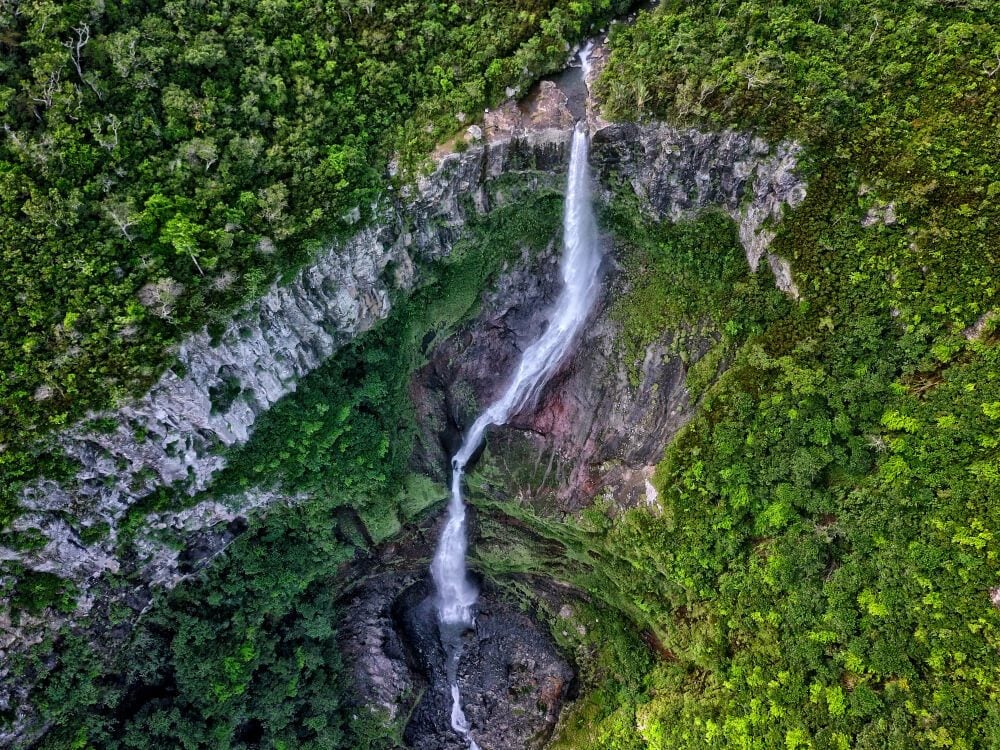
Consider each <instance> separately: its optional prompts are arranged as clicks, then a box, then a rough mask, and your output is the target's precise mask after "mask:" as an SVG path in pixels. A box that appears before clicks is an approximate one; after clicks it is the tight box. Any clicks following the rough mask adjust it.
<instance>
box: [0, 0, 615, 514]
mask: <svg viewBox="0 0 1000 750" xmlns="http://www.w3.org/2000/svg"><path fill="white" fill-rule="evenodd" d="M622 4H623V3H621V2H620V0H617V1H616V2H615V3H613V2H611V0H587V1H586V2H567V1H566V0H523V1H522V0H519V1H518V2H515V3H492V2H485V1H484V0H474V1H473V2H465V3H462V4H461V5H459V4H454V3H452V4H447V3H445V4H440V3H430V4H428V3H421V2H413V1H412V0H392V2H378V3H360V4H356V3H355V2H353V0H352V1H351V2H321V1H320V0H268V1H267V2H257V1H256V0H236V1H235V2H221V1H216V0H212V1H211V2H205V3H184V2H166V1H164V0H158V1H157V2H143V3H126V4H121V3H117V4H110V3H109V4H105V3H103V2H90V1H89V0H84V1H81V2H54V1H53V0H40V2H34V3H23V2H22V3H14V4H11V3H7V4H4V6H3V7H2V8H0V29H3V31H2V32H0V113H2V118H0V119H2V123H0V125H2V127H0V238H2V239H0V255H2V257H3V263H2V264H0V265H2V269H3V270H2V273H0V319H2V320H3V327H2V330H0V373H2V375H0V445H2V446H3V448H2V449H0V473H2V475H3V481H2V482H0V524H6V523H7V522H8V520H9V518H8V517H9V515H10V513H11V512H12V506H13V498H14V497H15V495H16V481H18V480H23V479H26V478H30V477H33V476H37V474H38V473H39V467H38V466H37V464H36V461H35V457H34V455H33V453H35V452H37V449H34V448H32V446H33V445H34V443H35V442H36V440H37V439H38V438H39V436H40V435H41V434H44V433H45V432H46V431H48V430H50V429H52V428H59V427H61V426H64V425H66V424H67V423H68V422H70V421H72V420H74V419H76V418H78V417H80V416H82V415H83V413H84V412H85V411H86V410H87V409H89V408H94V407H100V406H107V405H108V404H109V403H110V402H111V401H112V400H113V399H115V398H121V397H124V396H125V395H127V394H128V393H131V392H135V391H136V390H139V389H141V388H143V387H144V386H146V385H148V384H149V383H150V382H151V381H152V380H153V379H154V378H155V377H156V376H157V375H158V374H159V373H160V372H161V371H162V370H163V368H164V366H165V365H166V364H167V363H168V358H169V355H168V354H167V347H168V345H169V344H171V343H173V342H175V341H176V340H177V339H178V338H179V337H180V336H182V335H183V334H184V333H185V332H187V331H190V330H192V329H194V328H197V327H199V326H201V325H204V324H206V323H208V324H212V323H215V324H217V323H218V322H219V321H221V320H224V319H225V317H226V316H227V314H228V313H229V312H230V311H231V310H232V309H233V308H234V307H235V306H237V305H239V304H241V303H242V302H245V301H248V300H250V299H253V298H254V297H256V296H259V295H260V294H261V293H262V292H263V291H264V289H265V288H266V287H267V285H268V283H270V281H271V280H272V279H273V278H275V277H276V276H278V275H279V274H280V273H281V272H287V271H288V270H289V269H293V268H295V267H296V266H297V265H299V264H301V263H302V262H304V261H305V260H307V259H308V257H309V256H310V254H312V253H313V252H315V251H316V250H317V248H318V247H319V246H320V245H321V244H322V243H326V242H329V241H330V240H331V239H332V238H333V237H335V236H337V235H339V234H343V233H345V232H348V231H351V229H350V228H349V227H348V224H347V222H346V221H345V220H344V219H343V218H342V217H344V216H346V215H348V213H349V212H350V211H351V209H353V208H355V207H357V208H359V209H360V211H361V214H362V218H363V220H367V219H368V218H370V216H369V214H370V212H371V210H370V207H371V206H372V204H373V201H375V200H376V199H377V198H378V196H379V195H381V194H382V193H383V191H384V189H385V188H386V186H387V179H386V177H385V173H384V172H385V170H384V165H386V164H387V162H388V160H389V157H390V156H391V155H393V154H398V155H399V156H400V157H401V159H402V163H403V166H404V167H407V168H408V169H412V168H413V167H414V166H415V165H416V164H417V163H418V162H419V161H420V160H421V159H423V158H424V156H425V154H427V153H428V152H429V151H430V149H431V148H432V147H433V146H434V144H436V143H438V142H440V141H442V140H444V139H446V138H447V137H449V136H450V135H452V134H453V133H454V132H455V131H456V130H457V129H459V128H461V127H462V120H464V119H467V118H469V119H471V118H474V117H477V116H478V114H479V113H480V112H481V111H482V109H483V108H484V107H485V106H488V105H490V104H492V103H494V101H496V100H497V99H498V98H499V97H502V96H503V92H504V91H505V89H506V87H508V86H514V85H521V86H522V87H523V86H524V85H525V84H526V83H527V82H529V81H530V80H532V79H533V78H534V77H536V76H537V75H539V74H540V73H542V72H545V71H549V70H552V69H554V68H556V67H558V66H559V65H561V63H562V62H563V61H564V59H565V55H566V48H567V45H568V43H569V41H572V40H576V39H578V38H579V37H580V36H581V34H582V32H583V31H584V30H585V29H586V28H588V27H589V25H590V24H591V22H593V21H596V20H599V19H601V18H604V17H606V16H607V15H608V14H609V13H611V12H612V11H613V10H614V9H615V8H616V7H617V8H618V9H619V10H620V9H621V8H620V6H621V5H622ZM460 113H464V114H460ZM216 395H217V396H218V397H219V398H220V400H219V402H218V403H220V404H222V403H224V402H225V399H226V398H228V397H229V396H230V395H231V394H228V393H220V394H216Z"/></svg>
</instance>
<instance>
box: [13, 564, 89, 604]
mask: <svg viewBox="0 0 1000 750" xmlns="http://www.w3.org/2000/svg"><path fill="white" fill-rule="evenodd" d="M76 594H77V591H76V586H74V585H73V584H72V583H71V582H68V581H66V580H64V579H62V578H60V577H59V576H57V575H55V574H53V573H38V572H36V571H34V570H25V571H22V572H21V573H19V574H18V576H17V584H16V585H15V586H14V590H13V591H12V592H10V603H11V606H12V607H13V608H16V609H22V610H24V611H26V612H30V613H31V614H34V615H37V614H39V613H40V612H42V610H44V609H45V608H46V607H52V608H54V609H56V610H58V611H60V612H72V611H73V610H74V609H76ZM5 598H6V592H5Z"/></svg>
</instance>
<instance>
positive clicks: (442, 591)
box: [431, 44, 601, 750]
mask: <svg viewBox="0 0 1000 750" xmlns="http://www.w3.org/2000/svg"><path fill="white" fill-rule="evenodd" d="M591 47H592V45H590V44H588V45H587V46H586V47H585V48H584V49H583V50H582V51H581V52H580V64H581V68H582V69H583V74H584V75H585V76H586V73H587V72H588V70H589V61H588V54H589V52H590V49H591ZM584 80H585V81H586V78H584ZM588 156H589V143H588V136H587V128H586V124H585V123H583V122H580V123H577V125H576V128H575V129H574V132H573V141H572V147H571V150H570V162H569V179H568V184H567V187H566V201H565V208H564V214H563V254H562V260H561V262H560V271H561V274H562V282H563V283H562V289H561V290H560V292H559V296H558V298H557V299H556V303H555V305H554V306H553V308H552V310H551V312H550V314H549V322H548V326H547V327H546V329H545V332H544V333H543V334H542V335H541V336H540V337H539V338H538V339H537V340H535V342H534V343H532V344H531V346H529V347H528V348H527V349H526V350H525V351H524V354H523V355H522V356H521V361H520V362H519V363H518V366H517V370H516V371H515V372H514V375H513V377H512V379H511V381H510V383H509V384H508V386H507V389H506V390H505V391H504V393H503V395H501V396H500V398H498V399H497V400H496V401H494V402H493V403H492V404H490V406H489V407H488V408H487V409H486V411H484V412H483V413H482V414H481V415H480V416H479V417H478V418H477V419H476V421H475V422H473V424H472V426H471V427H470V428H469V431H468V432H467V433H466V435H465V439H464V440H463V442H462V445H461V447H460V448H459V450H458V452H457V453H456V454H455V455H454V457H453V458H452V479H451V499H450V501H449V503H448V520H447V522H446V524H445V527H444V530H443V531H442V533H441V540H440V542H439V543H438V548H437V550H436V551H435V553H434V560H433V562H432V563H431V575H432V577H433V579H434V585H435V587H436V591H437V612H438V621H439V623H440V632H441V637H442V644H443V645H444V647H445V649H446V651H447V652H448V681H449V683H450V685H451V696H452V711H451V726H452V728H453V729H454V730H455V731H456V732H458V733H459V734H461V735H463V736H465V737H467V738H468V740H469V746H470V750H478V747H477V745H476V743H475V741H474V740H473V739H472V738H471V736H470V727H469V722H468V720H467V719H466V717H465V713H464V712H463V710H462V703H461V695H460V693H459V688H458V681H457V668H458V660H459V658H460V655H461V641H460V638H458V637H457V636H456V632H457V631H460V630H464V629H465V628H468V627H470V626H471V625H472V624H473V616H472V608H473V606H474V605H475V603H476V599H477V597H478V593H479V592H478V591H477V589H476V586H475V584H474V583H473V582H472V581H470V580H469V573H468V569H467V565H466V553H467V551H468V536H467V529H466V509H465V501H464V499H463V497H462V477H463V475H464V473H465V466H466V464H467V463H468V462H469V460H470V459H471V458H472V455H473V454H474V453H475V452H476V450H477V449H478V448H479V446H480V444H481V443H482V441H483V436H484V435H485V432H486V429H487V428H488V427H489V426H490V425H500V424H504V423H506V422H507V420H508V419H509V418H510V417H511V416H513V415H514V414H516V413H517V412H519V411H520V410H522V409H524V408H525V407H527V406H529V405H530V404H532V402H533V401H534V399H535V398H536V397H537V395H538V392H539V390H540V389H541V387H542V386H543V385H544V384H545V382H546V381H547V380H548V379H549V377H550V376H551V375H552V373H553V372H554V371H555V369H556V368H557V367H558V366H559V364H560V363H561V362H562V360H563V359H564V358H565V356H566V354H567V353H568V352H569V350H570V347H571V346H572V345H573V342H574V340H575V339H576V337H577V334H578V333H579V332H580V329H581V328H582V327H583V324H584V322H585V321H586V320H587V317H588V316H589V315H590V311H591V309H592V308H593V306H594V301H595V299H596V297H597V290H598V271H599V269H600V265H601V253H600V249H599V247H598V242H597V222H596V220H595V219H594V212H593V207H592V206H591V198H590V166H589V164H588Z"/></svg>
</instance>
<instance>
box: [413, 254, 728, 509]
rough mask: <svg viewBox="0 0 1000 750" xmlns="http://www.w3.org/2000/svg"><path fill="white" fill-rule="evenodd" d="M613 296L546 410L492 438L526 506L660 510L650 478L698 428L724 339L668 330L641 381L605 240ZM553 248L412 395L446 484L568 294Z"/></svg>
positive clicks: (427, 457)
mask: <svg viewBox="0 0 1000 750" xmlns="http://www.w3.org/2000/svg"><path fill="white" fill-rule="evenodd" d="M605 246H606V247H605V263H604V268H603V269H602V270H603V284H602V290H603V291H602V295H601V297H600V299H599V301H598V304H597V306H596V308H595V310H594V312H593V313H592V315H591V318H590V320H589V321H588V322H587V324H586V326H585V328H584V331H583V334H582V335H581V337H580V339H579V341H578V342H577V344H576V346H575V348H574V350H573V353H572V354H571V356H570V357H568V358H567V360H566V361H564V362H563V364H562V366H561V367H560V368H559V370H558V371H557V372H556V373H555V374H554V375H553V377H552V378H551V380H549V382H548V383H547V384H546V385H545V387H544V388H543V389H542V391H541V392H540V393H539V396H538V399H537V401H536V403H535V404H533V405H531V406H530V407H529V408H526V409H524V410H522V412H521V413H519V414H517V415H515V416H514V417H513V418H512V419H511V420H510V422H509V423H508V424H506V425H504V426H500V427H494V428H491V431H490V432H489V433H488V435H487V444H488V446H489V447H490V449H491V452H492V453H493V454H494V455H495V457H496V458H495V460H496V461H497V463H498V465H499V466H500V467H501V468H502V469H503V470H504V473H505V475H506V476H507V478H508V479H509V482H508V484H509V486H510V487H511V488H512V489H513V490H514V491H516V492H518V493H519V494H521V495H522V496H523V497H525V498H532V499H537V498H539V497H545V498H546V499H548V500H554V501H556V504H557V506H558V507H559V508H560V509H561V510H563V511H573V510H577V509H579V508H581V507H583V506H584V505H586V504H587V503H589V502H590V501H591V500H592V499H593V498H594V497H595V496H596V495H598V494H604V493H606V494H609V495H610V496H612V497H613V498H614V499H615V500H616V501H617V503H618V504H619V505H621V506H631V505H635V504H638V503H640V502H646V501H650V502H652V501H653V498H652V497H651V495H650V487H649V485H648V479H649V477H650V476H651V474H652V470H653V466H654V465H655V464H656V463H657V462H658V461H659V460H660V458H662V455H663V449H664V447H665V446H666V444H667V443H668V442H669V441H670V439H671V438H672V437H673V436H674V434H676V432H677V431H678V430H679V429H680V428H681V427H683V426H684V424H686V423H687V421H688V419H689V418H690V416H691V413H692V404H691V403H690V399H689V398H688V392H687V389H686V387H685V378H686V375H687V368H688V367H689V366H690V365H691V364H694V363H695V362H697V361H698V360H699V359H700V358H701V356H702V355H703V354H704V353H705V352H706V351H707V350H708V349H709V348H710V347H711V345H712V344H713V343H714V341H713V340H712V339H710V338H707V337H701V336H697V335H692V334H688V335H687V336H686V337H685V341H684V346H683V349H682V348H681V347H680V346H675V345H674V343H675V342H674V339H675V337H676V336H677V333H678V332H674V331H664V332H663V334H662V335H661V337H660V338H659V339H658V340H656V341H654V342H653V343H652V344H650V345H649V347H648V348H647V349H646V351H645V355H644V357H643V360H642V362H641V363H639V366H638V378H637V382H636V380H635V379H630V378H629V372H630V363H627V362H625V361H624V359H623V354H622V352H621V349H620V348H619V347H618V346H617V344H616V341H617V340H618V337H619V331H620V326H619V324H618V323H617V322H616V321H615V320H613V319H612V317H611V316H610V314H609V313H610V306H611V303H612V301H613V300H615V299H617V298H618V297H620V296H621V295H622V294H623V293H624V292H625V291H626V290H625V287H624V284H625V282H624V279H623V277H622V276H621V275H620V274H619V272H618V268H617V266H616V262H615V254H614V249H613V245H612V244H611V242H610V241H609V240H608V239H605ZM556 263H557V254H556V253H555V252H554V249H553V248H550V249H549V250H548V251H546V252H544V253H542V254H541V255H539V256H536V257H529V256H527V255H525V256H524V257H522V258H521V260H520V262H519V263H518V264H516V265H515V266H514V267H512V268H511V269H509V270H508V271H507V272H506V273H505V274H504V275H503V276H502V277H501V279H500V280H499V283H498V284H497V286H496V288H495V289H494V290H491V291H490V292H489V293H488V294H486V295H485V296H484V299H483V303H482V307H481V310H480V312H479V314H478V315H477V317H476V318H475V320H473V321H471V322H469V323H468V324H467V325H466V326H464V327H463V328H462V329H461V330H460V331H459V332H458V333H457V334H456V335H454V336H453V337H451V338H450V339H449V340H447V341H445V342H443V343H441V344H440V345H439V346H438V347H437V348H436V349H435V350H434V352H433V354H432V356H431V359H430V361H429V363H428V364H427V365H426V366H425V367H424V368H423V369H422V370H421V371H420V372H419V373H418V375H417V377H416V378H415V379H414V381H413V384H412V387H411V395H412V397H413V400H414V403H415V404H416V408H417V416H418V422H419V426H420V441H419V449H418V452H417V454H416V456H415V459H414V460H415V462H416V467H417V468H418V469H419V470H421V471H423V472H426V473H429V474H431V475H435V476H437V477H439V478H440V479H441V480H442V481H444V480H445V479H446V476H445V472H446V471H447V467H448V456H449V455H451V452H452V450H453V448H454V446H453V445H452V443H454V442H456V441H457V436H458V433H459V432H460V431H461V429H463V428H465V427H468V425H469V424H471V422H472V421H473V420H474V419H475V417H476V415H477V414H478V412H479V410H480V409H481V406H482V405H483V404H487V403H490V402H491V401H492V400H493V399H494V398H495V397H496V396H497V395H498V394H499V393H500V392H501V391H502V390H503V388H504V387H505V386H506V383H507V379H508V377H509V375H510V373H511V371H512V369H513V368H514V367H515V366H516V363H517V361H518V358H519V357H520V353H521V351H522V350H523V349H524V347H525V346H527V345H528V344H529V343H530V342H531V341H532V340H533V339H534V338H535V337H536V336H537V335H538V332H539V331H540V330H541V329H542V328H543V327H544V325H545V320H546V312H547V308H548V306H549V305H550V304H551V303H552V301H553V299H554V296H555V294H556V292H557V288H556V283H557V281H556V279H557V278H558V276H557V274H556V270H557V269H556V268H555V264H556Z"/></svg>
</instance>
